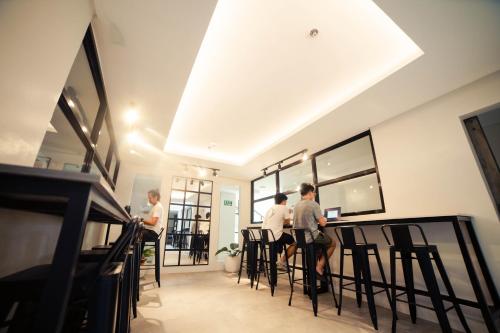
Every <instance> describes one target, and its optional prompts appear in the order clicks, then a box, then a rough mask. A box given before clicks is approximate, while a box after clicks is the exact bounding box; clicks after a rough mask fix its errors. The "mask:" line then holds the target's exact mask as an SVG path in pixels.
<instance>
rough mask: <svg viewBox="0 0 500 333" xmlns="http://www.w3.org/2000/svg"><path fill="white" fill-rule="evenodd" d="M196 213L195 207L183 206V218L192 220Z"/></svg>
mask: <svg viewBox="0 0 500 333" xmlns="http://www.w3.org/2000/svg"><path fill="white" fill-rule="evenodd" d="M195 215H196V207H189V206H184V218H185V219H186V220H194V219H195Z"/></svg>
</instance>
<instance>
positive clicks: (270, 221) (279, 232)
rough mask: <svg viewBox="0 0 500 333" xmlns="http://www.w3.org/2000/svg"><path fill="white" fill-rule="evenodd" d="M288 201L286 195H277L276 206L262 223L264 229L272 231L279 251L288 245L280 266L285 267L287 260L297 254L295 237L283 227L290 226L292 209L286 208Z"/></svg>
mask: <svg viewBox="0 0 500 333" xmlns="http://www.w3.org/2000/svg"><path fill="white" fill-rule="evenodd" d="M287 200H288V197H287V196H286V195H285V194H283V193H278V194H276V195H275V197H274V202H275V205H274V206H272V207H271V208H269V210H268V211H267V213H266V216H265V217H264V222H263V223H262V229H271V230H272V232H273V235H274V238H275V239H276V243H278V246H279V249H282V248H283V244H287V245H288V248H287V250H286V252H287V253H286V254H285V255H282V256H281V259H280V262H279V264H280V265H283V264H284V263H285V260H286V259H288V258H290V257H291V256H292V255H293V253H294V252H295V240H294V239H293V236H292V235H290V234H288V233H286V232H283V226H285V225H290V209H289V208H288V207H287V206H286V203H287ZM270 241H272V240H270Z"/></svg>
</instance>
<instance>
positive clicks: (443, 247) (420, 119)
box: [348, 72, 500, 332]
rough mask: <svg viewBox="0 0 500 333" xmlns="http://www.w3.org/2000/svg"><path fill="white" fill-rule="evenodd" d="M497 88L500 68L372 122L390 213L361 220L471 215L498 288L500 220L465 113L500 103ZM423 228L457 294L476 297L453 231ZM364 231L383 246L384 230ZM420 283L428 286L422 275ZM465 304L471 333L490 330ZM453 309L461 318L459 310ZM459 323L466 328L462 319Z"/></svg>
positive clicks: (401, 307) (424, 315)
mask: <svg viewBox="0 0 500 333" xmlns="http://www.w3.org/2000/svg"><path fill="white" fill-rule="evenodd" d="M499 92H500V72H496V73H494V74H492V75H490V76H487V77H485V78H482V79H480V80H478V81H476V82H473V83H471V84H469V85H467V86H465V87H463V88H460V89H458V90H456V91H453V92H451V93H449V94H447V95H444V96H442V97H440V98H437V99H435V100H433V101H431V102H429V103H426V104H424V105H422V106H419V107H417V108H415V109H412V110H410V111H408V112H406V113H404V114H402V115H400V116H398V117H395V118H393V119H391V120H389V121H386V122H383V123H381V124H379V125H377V126H375V127H373V128H372V129H371V131H372V136H373V142H374V147H375V153H376V156H377V162H378V167H379V172H380V178H381V183H382V189H383V194H384V201H385V206H386V213H384V214H377V215H366V216H360V217H357V218H356V219H358V220H363V219H380V218H396V217H413V216H436V215H456V214H463V215H470V216H472V217H473V218H474V221H473V224H474V228H475V230H476V233H477V235H478V238H479V241H480V244H481V247H482V250H483V253H484V256H485V258H486V260H487V263H488V266H489V269H490V271H491V273H492V275H493V279H494V281H496V284H497V288H500V257H499V256H498V253H500V223H499V218H498V216H497V214H496V211H495V208H494V204H493V202H492V200H491V199H490V196H489V193H488V190H487V187H486V184H485V182H484V181H483V178H482V175H481V171H480V168H479V166H478V163H477V162H476V159H475V155H474V153H473V150H472V148H471V146H470V144H469V141H468V138H467V135H466V132H465V129H464V128H463V125H462V119H461V118H462V117H463V116H465V115H467V114H470V113H473V112H475V111H477V110H480V109H484V108H488V107H490V106H492V105H494V104H496V103H499V102H500V93H499ZM353 220H354V219H353ZM424 229H425V231H426V234H427V236H428V237H429V241H430V242H432V243H436V244H438V247H439V250H440V253H441V255H442V256H443V257H444V262H445V266H446V269H447V271H448V274H449V275H450V277H451V280H452V284H453V286H454V289H455V292H456V293H457V295H458V296H459V297H464V298H469V299H475V297H474V294H473V293H472V290H471V287H470V282H469V280H468V277H467V274H466V273H465V272H466V270H465V266H464V265H463V263H462V259H461V255H460V252H459V249H458V246H457V245H456V239H455V237H454V234H453V230H452V229H451V228H450V227H449V226H446V227H445V226H443V225H434V226H431V225H426V226H425V228H424ZM366 231H367V232H368V238H369V240H370V241H377V242H378V243H379V244H385V241H384V240H383V238H382V236H381V233H380V229H379V228H371V227H369V228H366ZM381 255H382V257H383V259H384V261H385V262H386V265H385V271H386V274H387V273H388V272H389V267H388V265H387V258H388V253H387V251H385V249H384V248H382V251H381ZM348 266H349V265H348ZM349 267H350V266H349ZM373 270H374V272H375V271H376V270H375V268H373ZM376 275H377V274H376ZM401 276H402V274H401V272H399V277H401ZM401 282H402V281H401ZM416 286H417V287H419V288H422V289H425V285H424V284H423V282H422V280H421V279H418V278H417V281H416ZM443 290H444V288H443ZM378 300H379V304H380V303H383V302H384V299H383V296H380V295H379V296H378ZM421 301H422V302H424V301H425V299H423V300H421ZM463 309H464V311H466V315H467V317H468V318H469V324H470V325H471V328H472V331H473V332H483V331H485V329H484V327H483V326H482V324H481V322H482V318H481V315H480V313H479V312H478V311H476V310H471V309H470V308H467V307H463ZM399 310H401V311H405V312H407V306H406V305H405V304H400V305H399ZM418 311H419V317H422V318H427V319H431V320H435V316H434V314H433V313H431V312H429V311H427V310H423V309H419V310H418ZM448 313H449V315H450V316H451V317H453V318H455V313H454V311H450V312H448ZM453 324H454V326H455V327H456V328H457V329H461V326H460V324H458V323H457V321H456V318H455V319H454V320H453Z"/></svg>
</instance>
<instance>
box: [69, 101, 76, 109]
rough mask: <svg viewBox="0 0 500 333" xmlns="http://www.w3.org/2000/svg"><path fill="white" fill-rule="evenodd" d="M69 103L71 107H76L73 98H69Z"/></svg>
mask: <svg viewBox="0 0 500 333" xmlns="http://www.w3.org/2000/svg"><path fill="white" fill-rule="evenodd" d="M68 105H69V107H70V108H74V107H75V102H73V100H71V99H69V100H68Z"/></svg>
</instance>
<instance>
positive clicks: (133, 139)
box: [127, 131, 139, 143]
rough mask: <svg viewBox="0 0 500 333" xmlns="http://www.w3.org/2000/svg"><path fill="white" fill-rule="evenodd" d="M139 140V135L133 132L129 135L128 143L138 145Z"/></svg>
mask: <svg viewBox="0 0 500 333" xmlns="http://www.w3.org/2000/svg"><path fill="white" fill-rule="evenodd" d="M138 140H139V134H137V132H136V131H132V132H130V133H128V134H127V141H128V143H136V142H137V141H138Z"/></svg>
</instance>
